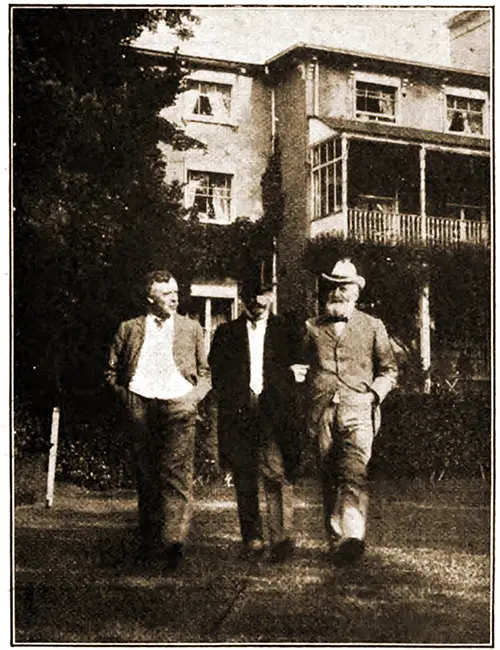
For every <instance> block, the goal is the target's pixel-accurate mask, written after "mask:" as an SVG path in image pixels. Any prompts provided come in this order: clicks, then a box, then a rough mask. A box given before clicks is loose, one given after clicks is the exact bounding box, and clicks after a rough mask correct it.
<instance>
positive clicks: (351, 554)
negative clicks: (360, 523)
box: [333, 537, 365, 566]
mask: <svg viewBox="0 0 500 650" xmlns="http://www.w3.org/2000/svg"><path fill="white" fill-rule="evenodd" d="M364 552H365V543H364V541H363V540H362V539H356V538H355V537H348V538H347V539H345V540H344V541H343V542H341V543H340V545H339V547H338V549H337V550H336V551H335V553H334V556H333V563H334V564H335V565H337V566H346V565H349V564H354V563H355V562H357V561H358V560H360V558H361V556H362V555H363V553H364Z"/></svg>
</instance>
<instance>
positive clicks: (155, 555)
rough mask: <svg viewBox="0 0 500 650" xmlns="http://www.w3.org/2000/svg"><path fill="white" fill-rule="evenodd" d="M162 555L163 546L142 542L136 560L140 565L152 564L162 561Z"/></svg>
mask: <svg viewBox="0 0 500 650" xmlns="http://www.w3.org/2000/svg"><path fill="white" fill-rule="evenodd" d="M162 557H163V549H162V548H161V546H154V545H151V544H141V545H140V546H139V548H138V549H137V551H136V553H135V556H134V560H135V561H136V562H137V564H139V565H150V564H155V563H156V562H158V561H160V560H161V558H162Z"/></svg>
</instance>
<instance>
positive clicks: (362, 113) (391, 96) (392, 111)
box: [356, 81, 397, 122]
mask: <svg viewBox="0 0 500 650" xmlns="http://www.w3.org/2000/svg"><path fill="white" fill-rule="evenodd" d="M396 93H397V88H396V87H394V86H384V85H381V84H376V83H369V82H366V81H356V117H357V118H358V119H360V120H368V121H375V122H395V121H396Z"/></svg>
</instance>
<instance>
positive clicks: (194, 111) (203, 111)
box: [186, 79, 231, 122]
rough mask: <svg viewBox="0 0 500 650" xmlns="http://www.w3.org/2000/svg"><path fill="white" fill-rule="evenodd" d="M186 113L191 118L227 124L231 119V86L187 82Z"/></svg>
mask: <svg viewBox="0 0 500 650" xmlns="http://www.w3.org/2000/svg"><path fill="white" fill-rule="evenodd" d="M186 83H187V88H186V101H187V112H188V114H190V115H191V116H194V117H196V118H200V119H207V120H209V121H214V122H228V121H229V120H230V117H231V86H230V85H228V84H221V83H207V82H205V81H197V80H194V79H188V80H187V82H186Z"/></svg>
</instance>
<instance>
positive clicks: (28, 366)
mask: <svg viewBox="0 0 500 650" xmlns="http://www.w3.org/2000/svg"><path fill="white" fill-rule="evenodd" d="M160 20H162V21H165V23H166V24H167V25H168V26H169V27H170V28H171V29H172V30H174V31H176V32H177V34H178V35H179V36H181V37H187V36H189V34H190V25H191V24H193V22H194V21H195V20H196V19H195V18H194V17H193V16H192V15H191V13H190V11H189V10H188V9H154V10H146V9H126V8H122V9H112V8H109V9H108V8H102V9H89V8H82V9H80V8H77V7H72V8H68V7H63V6H58V7H53V8H14V9H13V10H12V33H13V112H12V118H13V145H14V146H13V166H14V181H13V190H14V192H13V207H14V216H13V236H14V291H15V312H14V323H15V325H14V337H15V340H14V343H15V380H16V381H15V386H16V390H17V391H21V392H22V391H23V390H27V391H31V392H33V391H35V392H36V393H37V394H38V395H40V396H41V397H43V394H44V392H46V390H48V391H49V392H50V393H52V392H53V389H54V383H55V384H56V385H57V386H58V387H59V388H60V387H61V385H64V383H67V378H68V376H69V377H70V378H71V382H72V383H73V384H75V383H78V382H79V381H81V383H82V384H86V383H87V382H86V379H87V380H88V379H91V381H96V380H97V376H96V373H98V372H99V371H100V364H99V362H98V359H99V358H100V357H101V356H102V352H103V349H104V347H105V345H106V343H107V340H106V339H107V336H108V335H109V332H111V331H112V329H113V326H114V325H115V324H116V322H117V321H118V320H119V319H120V318H121V317H123V315H124V314H126V313H130V314H132V313H133V312H134V310H135V309H137V308H138V295H139V292H138V285H139V282H140V281H141V280H142V276H143V273H144V272H145V271H146V270H147V269H148V267H149V266H150V265H151V264H152V263H153V260H155V257H156V260H155V261H157V258H158V253H159V251H158V242H159V241H162V242H163V245H162V253H163V255H162V262H163V264H165V265H167V266H168V259H169V256H168V251H169V247H170V248H171V247H172V246H173V245H174V244H173V241H174V239H173V238H174V236H175V232H176V227H177V226H176V224H177V223H178V222H179V220H180V217H181V216H183V212H182V209H181V207H180V203H179V200H178V198H179V197H178V188H175V187H174V188H168V187H166V186H165V184H164V171H165V170H164V162H163V160H162V157H161V153H160V150H159V149H158V142H159V141H160V140H163V141H165V142H167V143H170V144H172V145H173V146H175V147H186V146H189V145H190V144H192V142H190V141H189V140H188V139H186V138H185V137H184V136H183V134H182V133H179V132H178V131H177V130H176V129H175V128H174V126H173V125H171V124H169V123H168V122H166V121H165V120H164V119H163V118H161V117H160V116H159V111H160V110H161V109H162V108H163V107H165V106H168V105H170V104H172V103H173V101H174V100H175V98H176V95H177V93H178V91H179V84H180V81H181V79H182V76H183V74H185V70H183V69H182V67H181V65H180V61H179V60H178V59H177V57H176V56H173V57H172V58H171V59H169V60H168V61H166V62H165V64H164V66H162V68H161V69H159V68H157V67H152V66H145V65H143V64H142V62H141V60H140V59H139V58H138V55H137V54H136V53H135V51H134V49H133V48H131V47H129V44H130V43H131V41H132V40H133V39H135V38H136V37H137V36H138V35H139V34H140V32H141V31H142V29H143V28H145V27H147V28H149V29H154V28H155V27H156V26H157V25H158V22H159V21H160ZM134 286H135V287H136V289H137V291H135V292H134V290H132V291H131V287H132V289H133V288H134ZM89 373H90V374H92V375H93V376H92V378H89V377H87V378H86V377H85V375H86V374H89ZM57 386H56V387H57Z"/></svg>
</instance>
